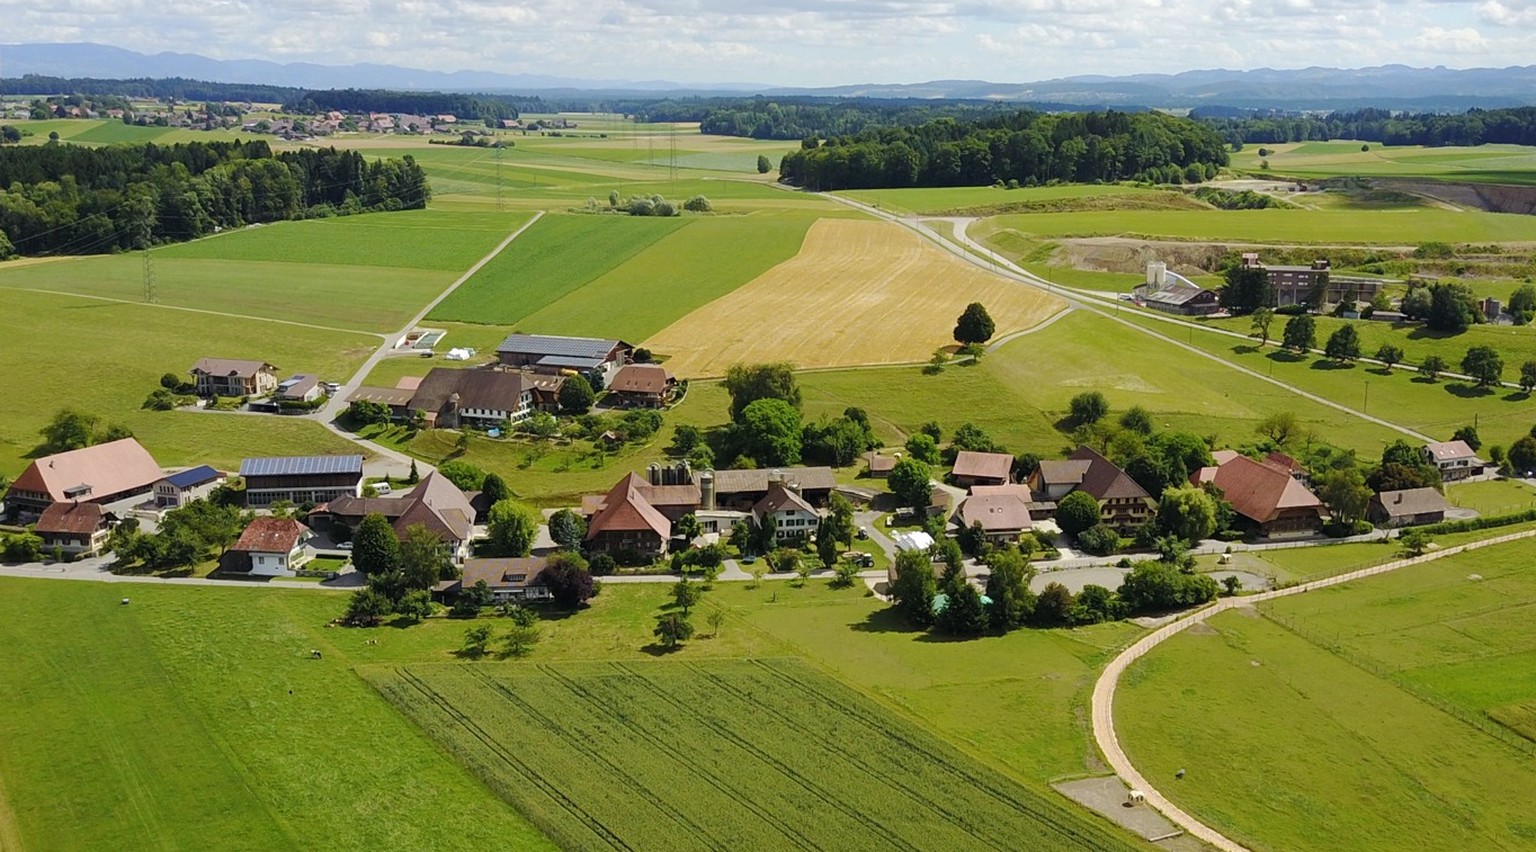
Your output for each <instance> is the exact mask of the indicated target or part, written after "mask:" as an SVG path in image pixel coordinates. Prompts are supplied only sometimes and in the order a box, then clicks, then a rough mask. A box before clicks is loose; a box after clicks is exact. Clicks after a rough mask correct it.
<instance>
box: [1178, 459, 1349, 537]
mask: <svg viewBox="0 0 1536 852" xmlns="http://www.w3.org/2000/svg"><path fill="white" fill-rule="evenodd" d="M1190 479H1191V481H1193V482H1195V483H1196V484H1200V483H1204V482H1210V483H1213V484H1214V485H1215V486H1216V487H1217V488H1220V489H1221V491H1222V494H1223V495H1225V497H1226V499H1227V502H1229V503H1231V504H1232V508H1233V510H1235V511H1236V512H1237V513H1238V514H1239V515H1242V516H1243V517H1245V518H1248V519H1250V520H1253V521H1256V522H1258V523H1261V524H1262V523H1267V522H1269V521H1272V520H1274V519H1275V518H1276V517H1278V516H1279V514H1280V511H1281V510H1282V509H1299V508H1309V507H1316V508H1318V509H1321V508H1322V505H1323V504H1322V501H1320V500H1318V499H1317V496H1316V495H1315V494H1313V493H1312V492H1311V491H1308V490H1307V489H1306V487H1305V486H1303V485H1302V484H1301V483H1299V482H1297V481H1296V480H1294V479H1292V478H1291V477H1290V475H1289V474H1287V473H1285V472H1284V471H1282V470H1280V469H1279V468H1276V467H1273V466H1271V465H1267V464H1264V463H1263V462H1257V461H1254V460H1253V459H1251V458H1248V457H1247V456H1236V457H1234V458H1232V459H1231V460H1229V461H1227V462H1226V463H1225V464H1222V465H1220V466H1219V467H1204V468H1201V469H1200V470H1199V471H1198V472H1197V473H1195V475H1194V476H1192V477H1190Z"/></svg>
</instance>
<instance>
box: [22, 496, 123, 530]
mask: <svg viewBox="0 0 1536 852" xmlns="http://www.w3.org/2000/svg"><path fill="white" fill-rule="evenodd" d="M105 520H106V513H105V512H104V511H102V508H101V506H100V504H97V503H80V504H79V505H76V504H74V503H54V504H53V505H52V506H49V507H48V508H46V509H44V510H43V514H42V517H40V518H38V519H37V526H36V527H34V528H33V529H34V531H36V532H38V533H51V534H55V535H57V534H61V533H67V534H72V535H90V534H91V533H93V532H96V531H97V530H99V529H101V525H102V522H103V521H105Z"/></svg>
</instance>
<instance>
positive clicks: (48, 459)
mask: <svg viewBox="0 0 1536 852" xmlns="http://www.w3.org/2000/svg"><path fill="white" fill-rule="evenodd" d="M163 475H164V474H162V473H161V472H160V465H158V464H156V463H155V460H154V458H153V457H152V456H150V454H149V451H148V450H146V449H144V448H143V447H142V446H140V445H139V442H138V441H135V440H134V439H132V438H123V439H122V440H120V441H109V442H107V443H105V444H96V445H94V446H90V447H84V448H81V449H78V450H70V451H69V452H65V453H58V454H56V455H51V456H44V457H42V458H40V459H38V460H37V461H34V462H32V464H30V465H27V469H26V470H24V471H22V474H21V476H18V477H16V481H15V482H13V483H11V487H13V488H16V489H19V490H22V491H41V492H43V493H44V494H47V495H48V496H49V498H50V499H52V500H53V501H54V502H56V503H57V502H60V501H63V500H65V499H67V498H66V497H65V496H64V491H65V489H67V488H72V487H74V486H76V485H89V486H90V487H91V493H90V495H88V496H87V497H86V498H85V499H88V500H94V499H100V498H102V497H107V496H109V495H112V494H121V493H123V492H125V491H137V490H140V489H143V488H148V487H149V486H151V485H153V484H154V483H156V482H158V481H159V480H160V477H161V476H163Z"/></svg>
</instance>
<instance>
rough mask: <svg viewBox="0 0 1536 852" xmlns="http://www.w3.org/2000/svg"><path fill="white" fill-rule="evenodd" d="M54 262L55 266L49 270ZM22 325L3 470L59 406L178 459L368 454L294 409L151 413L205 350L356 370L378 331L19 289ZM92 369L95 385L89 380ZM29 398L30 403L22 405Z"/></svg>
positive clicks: (1, 449)
mask: <svg viewBox="0 0 1536 852" xmlns="http://www.w3.org/2000/svg"><path fill="white" fill-rule="evenodd" d="M38 268H45V267H38ZM5 302H6V308H7V311H8V312H13V313H12V316H15V317H25V318H26V321H25V322H13V323H12V324H11V325H10V327H9V329H8V334H7V337H6V344H5V345H4V346H0V399H5V400H7V401H9V402H8V404H6V405H4V406H0V472H3V473H6V474H8V475H10V476H12V477H14V476H15V475H16V474H19V473H20V472H21V470H22V468H23V467H25V466H26V460H25V459H26V457H27V456H28V454H30V453H31V452H32V451H33V449H34V448H35V447H36V446H37V445H38V444H39V442H40V441H41V439H40V438H39V437H38V434H37V430H38V429H40V428H42V426H43V425H44V424H45V423H47V422H48V419H49V418H51V417H52V416H53V414H54V412H55V411H56V410H57V409H59V408H64V407H73V408H78V409H80V410H82V411H86V412H90V413H94V414H98V415H101V416H102V418H103V419H104V420H106V421H107V422H113V423H122V424H124V425H126V426H127V427H128V428H129V429H131V430H132V431H133V432H134V434H135V435H136V436H138V438H139V439H140V440H141V441H142V442H143V443H144V445H145V447H147V448H148V449H149V451H150V452H151V453H153V454H154V456H155V458H156V459H157V460H158V461H159V462H160V463H161V464H166V465H173V464H188V463H194V462H195V463H207V464H212V465H216V466H221V467H224V468H229V467H231V466H237V465H238V464H239V462H240V459H241V458H243V457H245V456H249V455H260V454H264V453H266V452H268V451H270V452H271V453H272V454H284V453H293V454H303V453H311V452H356V451H357V450H356V445H354V444H351V443H350V442H347V441H344V440H342V439H341V438H338V437H336V436H334V435H332V434H331V433H329V432H327V431H326V430H325V429H324V428H323V427H321V426H320V424H318V423H313V422H309V421H298V420H292V419H289V418H285V417H276V416H273V417H254V416H240V415H220V414H204V413H196V414H193V413H185V412H164V411H145V410H142V409H140V405H141V404H142V403H143V402H144V398H145V397H146V396H148V395H149V392H150V391H152V390H154V389H155V388H157V387H159V386H160V385H159V382H160V376H161V375H163V374H165V373H168V372H169V373H176V374H178V375H185V374H186V371H187V370H189V369H191V367H192V365H193V363H195V362H196V361H197V359H198V358H200V357H202V356H205V355H207V356H213V357H224V358H262V359H266V360H270V361H273V362H275V363H276V364H277V365H278V366H279V367H280V368H282V370H284V371H285V373H286V372H288V371H292V372H314V373H319V374H321V375H322V376H325V377H327V378H330V377H337V378H343V377H346V376H349V375H351V373H352V371H353V370H356V369H357V365H358V364H360V363H361V362H362V360H363V358H365V357H366V356H367V354H368V353H369V352H371V351H372V350H373V347H374V346H375V345H377V342H378V338H376V337H372V336H370V335H364V334H351V333H337V332H327V331H318V330H314V329H306V328H296V327H291V326H274V325H271V324H266V323H261V322H256V321H251V320H233V319H228V318H217V317H204V316H200V315H198V314H191V313H186V312H183V311H178V310H174V309H170V308H165V307H156V306H152V305H141V304H114V303H111V302H101V301H94V300H90V299H84V298H81V297H78V296H70V295H63V294H59V295H54V294H42V293H28V292H21V291H8V292H6V293H5ZM85 377H89V381H88V383H86V384H85V385H84V386H83V385H82V381H83V379H84V378H85ZM20 401H25V404H20Z"/></svg>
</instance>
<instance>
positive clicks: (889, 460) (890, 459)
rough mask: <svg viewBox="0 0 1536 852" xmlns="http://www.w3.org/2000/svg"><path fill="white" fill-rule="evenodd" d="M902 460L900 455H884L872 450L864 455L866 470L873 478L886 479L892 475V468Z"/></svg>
mask: <svg viewBox="0 0 1536 852" xmlns="http://www.w3.org/2000/svg"><path fill="white" fill-rule="evenodd" d="M900 460H901V456H899V455H896V456H882V455H880V454H879V453H877V452H874V451H873V450H871V451H870V452H868V453H866V454H865V456H864V472H865V474H866V475H868V476H869V478H871V479H884V478H886V477H887V476H890V475H891V468H893V467H895V466H896V462H898V461H900Z"/></svg>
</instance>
